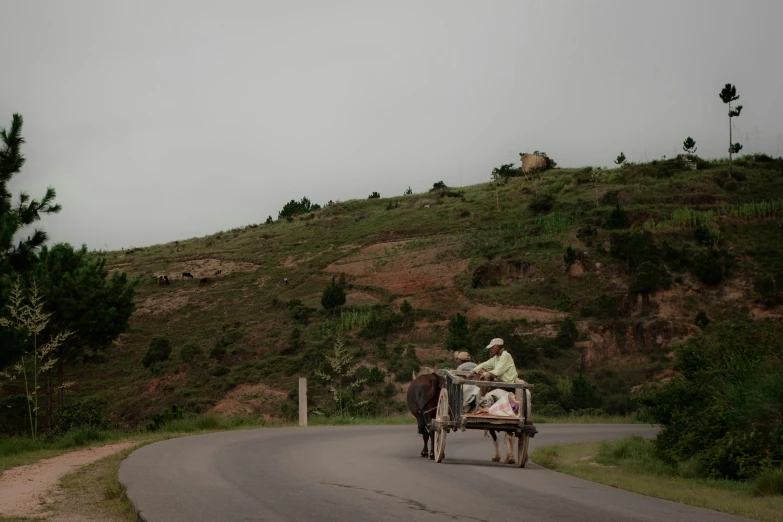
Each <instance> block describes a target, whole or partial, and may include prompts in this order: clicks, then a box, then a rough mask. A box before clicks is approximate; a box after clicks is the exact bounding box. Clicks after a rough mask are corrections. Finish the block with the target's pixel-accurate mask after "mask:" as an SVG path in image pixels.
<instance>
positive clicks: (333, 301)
mask: <svg viewBox="0 0 783 522" xmlns="http://www.w3.org/2000/svg"><path fill="white" fill-rule="evenodd" d="M344 304H345V287H344V286H343V285H340V284H338V283H337V282H336V281H335V278H334V276H332V282H331V283H329V284H328V285H327V286H326V288H325V289H324V291H323V294H321V305H322V306H323V307H324V308H326V309H327V310H332V309H333V308H336V307H338V306H342V305H344Z"/></svg>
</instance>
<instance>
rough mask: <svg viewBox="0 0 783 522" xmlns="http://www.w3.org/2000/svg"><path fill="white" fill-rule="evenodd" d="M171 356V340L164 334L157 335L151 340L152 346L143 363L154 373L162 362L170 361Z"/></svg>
mask: <svg viewBox="0 0 783 522" xmlns="http://www.w3.org/2000/svg"><path fill="white" fill-rule="evenodd" d="M170 357H171V344H170V343H169V340H168V339H166V338H165V337H163V336H160V335H156V336H155V337H153V338H152V341H150V347H149V349H147V353H146V354H145V355H144V358H143V359H142V360H141V364H143V365H144V367H145V368H149V370H150V371H151V372H152V374H153V375H154V374H155V373H157V371H158V367H159V365H160V364H163V363H164V362H166V361H168V360H169V358H170Z"/></svg>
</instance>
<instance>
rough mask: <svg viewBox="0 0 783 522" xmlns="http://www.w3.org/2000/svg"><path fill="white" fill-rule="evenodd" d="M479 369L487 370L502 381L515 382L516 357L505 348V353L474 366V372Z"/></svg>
mask: <svg viewBox="0 0 783 522" xmlns="http://www.w3.org/2000/svg"><path fill="white" fill-rule="evenodd" d="M479 370H487V371H489V372H490V373H491V374H493V375H495V376H497V378H498V380H500V381H502V382H511V383H513V382H515V381H516V379H517V367H516V366H514V359H513V358H512V357H511V354H510V353H508V352H507V351H505V350H503V353H501V354H500V355H496V356H495V357H493V358H492V359H490V360H488V361H486V362H483V363H481V364H479V365H478V366H476V367H475V368H473V371H474V372H478V371H479Z"/></svg>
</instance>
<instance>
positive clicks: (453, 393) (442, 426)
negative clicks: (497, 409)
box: [429, 370, 538, 468]
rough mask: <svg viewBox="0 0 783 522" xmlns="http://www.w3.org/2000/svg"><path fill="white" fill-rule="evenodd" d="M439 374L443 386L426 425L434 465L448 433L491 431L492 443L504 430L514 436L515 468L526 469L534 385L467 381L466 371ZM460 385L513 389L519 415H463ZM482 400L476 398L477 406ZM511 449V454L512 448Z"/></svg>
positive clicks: (533, 429)
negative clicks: (496, 435) (515, 446)
mask: <svg viewBox="0 0 783 522" xmlns="http://www.w3.org/2000/svg"><path fill="white" fill-rule="evenodd" d="M438 373H441V374H442V375H443V376H444V377H445V379H446V384H445V386H444V387H443V388H442V389H441V391H440V395H439V397H438V406H437V409H436V412H435V416H434V417H433V419H432V422H431V423H430V426H429V428H430V434H431V435H432V436H433V437H434V439H435V462H442V461H443V458H444V456H445V450H446V435H447V434H448V433H449V432H450V431H452V430H453V431H457V430H460V431H463V432H464V431H465V430H467V429H471V430H492V432H493V440H494V439H495V436H494V431H503V432H506V433H508V434H513V435H514V436H515V437H517V458H516V459H515V460H516V465H517V466H518V467H520V468H523V467H525V464H526V463H527V460H528V443H529V441H530V437H534V436H535V434H536V433H538V430H537V429H536V427H535V426H534V425H533V416H532V413H531V407H530V390H531V389H532V388H533V385H532V384H527V383H526V382H524V381H521V380H519V379H517V382H515V383H505V382H504V383H500V382H487V381H474V380H469V379H467V377H468V376H469V372H459V371H456V370H442V371H441V372H438ZM463 385H475V386H479V387H488V388H500V389H504V390H505V389H508V390H509V392H510V391H511V390H513V392H514V396H515V398H516V403H517V404H518V405H519V411H518V416H498V415H490V414H488V413H487V412H478V413H473V412H468V413H463ZM481 399H482V397H481V395H479V397H478V398H477V400H476V404H479V402H480V401H481ZM496 448H497V446H496ZM511 449H512V451H513V447H512V448H511Z"/></svg>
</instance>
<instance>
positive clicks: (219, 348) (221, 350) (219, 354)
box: [209, 342, 226, 361]
mask: <svg viewBox="0 0 783 522" xmlns="http://www.w3.org/2000/svg"><path fill="white" fill-rule="evenodd" d="M225 356H226V347H225V346H223V344H222V343H219V342H218V343H215V346H214V347H212V349H211V350H210V351H209V358H210V359H214V360H216V361H220V360H221V359H223V357H225Z"/></svg>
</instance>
